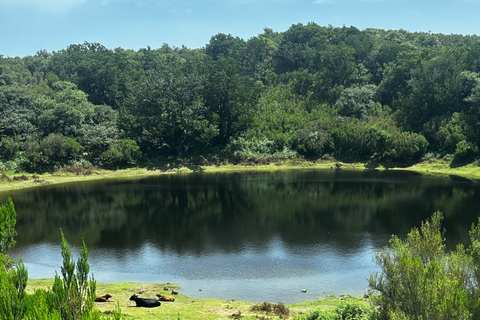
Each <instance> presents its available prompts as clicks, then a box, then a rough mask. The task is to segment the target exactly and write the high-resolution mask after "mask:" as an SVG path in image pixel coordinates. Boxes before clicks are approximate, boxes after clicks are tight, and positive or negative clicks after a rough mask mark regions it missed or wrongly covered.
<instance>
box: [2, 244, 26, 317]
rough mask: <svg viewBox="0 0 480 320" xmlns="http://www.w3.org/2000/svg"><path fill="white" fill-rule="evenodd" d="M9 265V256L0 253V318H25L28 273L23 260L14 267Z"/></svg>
mask: <svg viewBox="0 0 480 320" xmlns="http://www.w3.org/2000/svg"><path fill="white" fill-rule="evenodd" d="M7 265H8V262H7V258H6V257H5V256H4V254H3V253H0V319H2V320H3V319H5V320H7V319H8V320H16V319H23V317H24V315H25V310H26V308H27V304H26V303H25V300H24V298H25V287H26V285H27V279H28V273H27V270H26V269H25V266H24V264H23V262H22V261H21V260H20V262H19V263H18V264H17V266H16V267H15V268H13V269H12V268H8V266H7Z"/></svg>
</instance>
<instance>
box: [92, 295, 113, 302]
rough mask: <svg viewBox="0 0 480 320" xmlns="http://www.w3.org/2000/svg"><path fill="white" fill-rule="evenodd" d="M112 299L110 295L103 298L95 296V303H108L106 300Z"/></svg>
mask: <svg viewBox="0 0 480 320" xmlns="http://www.w3.org/2000/svg"><path fill="white" fill-rule="evenodd" d="M111 297H112V295H111V294H109V293H107V294H105V295H103V296H95V302H110V301H108V299H110V298H111Z"/></svg>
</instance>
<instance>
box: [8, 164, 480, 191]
mask: <svg viewBox="0 0 480 320" xmlns="http://www.w3.org/2000/svg"><path fill="white" fill-rule="evenodd" d="M337 164H339V165H340V169H341V170H399V171H402V170H403V171H411V172H418V173H421V174H425V175H433V176H440V177H442V176H443V177H449V176H454V177H461V178H464V179H467V180H471V181H472V182H473V181H475V180H480V166H476V165H474V164H473V163H471V164H467V165H465V166H461V167H456V168H452V167H450V164H449V163H448V162H447V161H444V160H437V161H434V162H421V163H417V164H414V165H412V166H409V167H392V168H386V167H384V166H382V165H372V164H367V163H348V162H347V163H344V162H336V161H320V162H308V161H285V162H282V163H270V164H262V165H233V164H225V165H220V166H217V165H206V166H199V167H195V168H188V167H180V168H172V169H167V170H160V169H152V170H150V169H147V168H142V167H135V168H129V169H118V170H106V169H96V170H93V172H92V173H91V174H89V175H81V174H75V173H68V172H53V173H43V174H31V173H24V172H20V173H12V172H10V173H9V174H7V175H6V176H7V177H8V178H9V179H10V181H8V180H6V179H2V180H0V194H1V193H7V192H10V191H17V190H23V189H33V188H41V187H45V186H49V185H58V184H68V183H76V182H86V181H96V180H110V179H135V178H142V177H149V176H158V175H165V174H187V173H193V172H204V173H218V172H248V171H278V170H312V169H313V170H332V169H335V168H336V165H337Z"/></svg>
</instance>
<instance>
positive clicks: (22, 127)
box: [0, 23, 480, 172]
mask: <svg viewBox="0 0 480 320" xmlns="http://www.w3.org/2000/svg"><path fill="white" fill-rule="evenodd" d="M479 52H480V37H479V36H476V35H469V36H467V35H456V34H451V35H444V34H432V33H423V32H408V31H405V30H383V29H365V30H359V29H357V28H356V27H353V26H352V27H345V26H344V27H333V26H320V25H318V24H316V23H308V24H306V25H304V24H295V25H292V26H291V27H290V28H289V29H288V30H286V31H284V32H275V31H273V30H272V29H269V28H265V29H264V30H263V32H262V33H260V34H259V35H258V36H255V37H252V38H250V39H248V40H244V39H241V38H239V37H235V36H233V35H230V34H222V33H220V34H217V35H214V36H212V37H211V39H210V41H209V43H207V44H206V45H205V46H204V47H202V48H199V49H189V48H187V47H181V48H177V47H170V46H169V45H168V44H164V45H163V46H162V47H161V48H157V49H153V48H150V47H148V46H147V47H146V48H142V49H139V50H137V51H135V50H131V49H123V48H115V49H109V48H106V47H104V46H103V45H101V44H99V43H89V42H85V43H83V44H72V45H70V46H68V47H67V48H66V49H61V50H60V51H53V52H46V51H45V50H40V51H38V52H37V53H36V54H35V55H33V56H25V57H15V58H14V57H4V56H1V55H0V138H1V140H0V170H1V171H5V170H17V169H21V170H25V171H31V172H40V171H50V170H54V169H56V168H62V167H65V166H71V165H80V166H92V165H93V166H99V167H104V168H118V167H122V166H129V165H152V164H153V165H154V164H155V163H158V162H159V161H177V160H179V159H181V160H186V161H192V162H195V161H197V162H198V161H200V162H202V163H204V162H207V163H218V162H221V161H225V160H226V161H230V162H249V161H254V162H258V161H282V160H285V159H289V158H293V159H297V158H304V159H309V160H311V159H313V160H316V159H322V158H323V159H336V160H339V161H362V162H376V163H383V164H387V165H391V166H393V165H397V166H400V165H406V164H412V163H416V162H420V161H422V160H425V159H438V158H445V159H448V160H449V161H451V162H452V164H462V163H471V162H475V161H476V162H478V160H479V159H480V150H479V147H480V134H479V132H478V130H479V128H480V126H479V123H480V74H479V72H480V55H479V54H478V53H479Z"/></svg>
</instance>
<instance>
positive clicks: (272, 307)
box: [251, 302, 290, 319]
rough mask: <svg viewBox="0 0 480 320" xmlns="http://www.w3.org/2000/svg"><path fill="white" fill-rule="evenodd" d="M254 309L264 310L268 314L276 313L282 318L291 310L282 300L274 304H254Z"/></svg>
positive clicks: (252, 308)
mask: <svg viewBox="0 0 480 320" xmlns="http://www.w3.org/2000/svg"><path fill="white" fill-rule="evenodd" d="M251 310H252V311H263V312H265V313H266V314H269V313H274V314H276V315H277V316H278V317H279V318H280V319H285V318H287V317H288V315H289V314H290V310H289V309H288V308H287V307H286V306H285V305H284V304H283V303H281V302H279V303H277V304H274V303H270V302H264V303H262V304H260V305H253V306H252V307H251Z"/></svg>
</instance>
